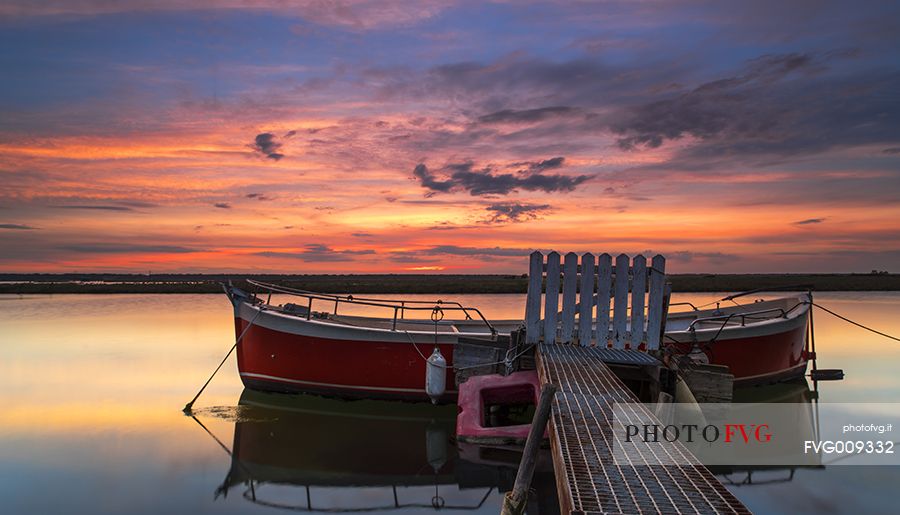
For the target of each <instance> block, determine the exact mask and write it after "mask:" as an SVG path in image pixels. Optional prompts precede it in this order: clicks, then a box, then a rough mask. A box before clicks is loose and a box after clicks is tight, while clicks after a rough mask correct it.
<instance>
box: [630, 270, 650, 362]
mask: <svg viewBox="0 0 900 515" xmlns="http://www.w3.org/2000/svg"><path fill="white" fill-rule="evenodd" d="M631 269H632V270H634V277H633V278H632V281H631V348H632V349H636V348H638V346H639V345H640V344H641V342H642V341H643V339H644V296H645V292H646V291H647V258H645V257H644V256H642V255H640V254H638V255H637V256H634V259H632V260H631Z"/></svg>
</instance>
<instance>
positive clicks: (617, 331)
mask: <svg viewBox="0 0 900 515" xmlns="http://www.w3.org/2000/svg"><path fill="white" fill-rule="evenodd" d="M613 333H614V336H613V348H616V349H624V348H625V341H626V340H627V339H628V256H627V255H625V254H619V255H618V256H616V298H615V304H614V305H613Z"/></svg>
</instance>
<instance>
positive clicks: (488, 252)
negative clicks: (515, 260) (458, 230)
mask: <svg viewBox="0 0 900 515" xmlns="http://www.w3.org/2000/svg"><path fill="white" fill-rule="evenodd" d="M533 251H534V249H516V248H508V247H459V246H457V245H438V246H435V247H431V248H429V249H425V250H423V251H421V253H422V254H425V255H451V256H495V257H521V256H527V255H529V254H531V253H532V252H533Z"/></svg>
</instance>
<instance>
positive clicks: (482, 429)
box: [456, 370, 547, 443]
mask: <svg viewBox="0 0 900 515" xmlns="http://www.w3.org/2000/svg"><path fill="white" fill-rule="evenodd" d="M540 394H541V385H540V381H539V380H538V375H537V372H536V371H534V370H528V371H524V372H515V373H512V374H510V375H508V376H501V375H499V374H491V375H484V376H475V377H470V378H469V379H468V380H467V381H466V382H465V383H462V384H461V385H459V398H458V399H459V400H458V401H457V404H458V409H459V415H458V416H457V418H456V437H457V438H458V439H459V440H460V441H463V442H484V443H504V442H524V441H525V440H526V439H527V438H528V431H530V430H531V424H520V425H515V426H504V427H486V426H485V420H486V415H487V414H486V413H485V410H486V408H485V407H486V406H490V405H497V404H501V405H502V404H534V405H535V406H537V404H538V401H539V400H540V398H539V397H540ZM546 437H547V435H546V433H545V434H544V438H546Z"/></svg>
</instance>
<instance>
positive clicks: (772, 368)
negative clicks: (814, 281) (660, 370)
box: [666, 308, 810, 386]
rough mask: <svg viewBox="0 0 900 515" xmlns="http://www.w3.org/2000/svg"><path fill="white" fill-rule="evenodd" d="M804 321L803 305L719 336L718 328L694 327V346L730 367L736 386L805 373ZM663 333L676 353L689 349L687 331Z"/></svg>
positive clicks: (807, 358) (689, 342)
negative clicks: (779, 316)
mask: <svg viewBox="0 0 900 515" xmlns="http://www.w3.org/2000/svg"><path fill="white" fill-rule="evenodd" d="M807 321H808V319H807V310H806V309H805V308H804V309H801V310H800V311H799V312H797V313H795V314H794V316H791V317H789V318H782V319H775V320H772V321H771V323H768V324H765V325H760V326H747V327H733V328H729V329H726V330H724V331H722V332H721V333H720V334H718V337H716V333H718V331H717V330H705V331H697V346H698V347H699V348H700V349H701V350H702V351H703V352H704V353H705V354H706V356H707V358H709V362H710V363H713V364H715V365H725V366H727V367H728V368H729V371H730V372H731V374H732V375H734V383H735V386H747V385H754V384H770V383H776V382H781V381H787V380H791V379H795V378H798V377H803V376H804V375H805V374H806V368H807V364H808V362H809V359H810V353H809V349H807ZM666 336H667V340H669V342H670V343H669V346H670V348H671V349H673V350H674V351H675V352H676V353H680V354H686V353H689V352H690V351H691V349H692V347H693V344H692V343H691V341H692V340H691V337H690V335H689V334H687V333H684V332H682V333H681V334H678V333H667V334H666ZM676 341H677V343H675V342H676Z"/></svg>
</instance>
